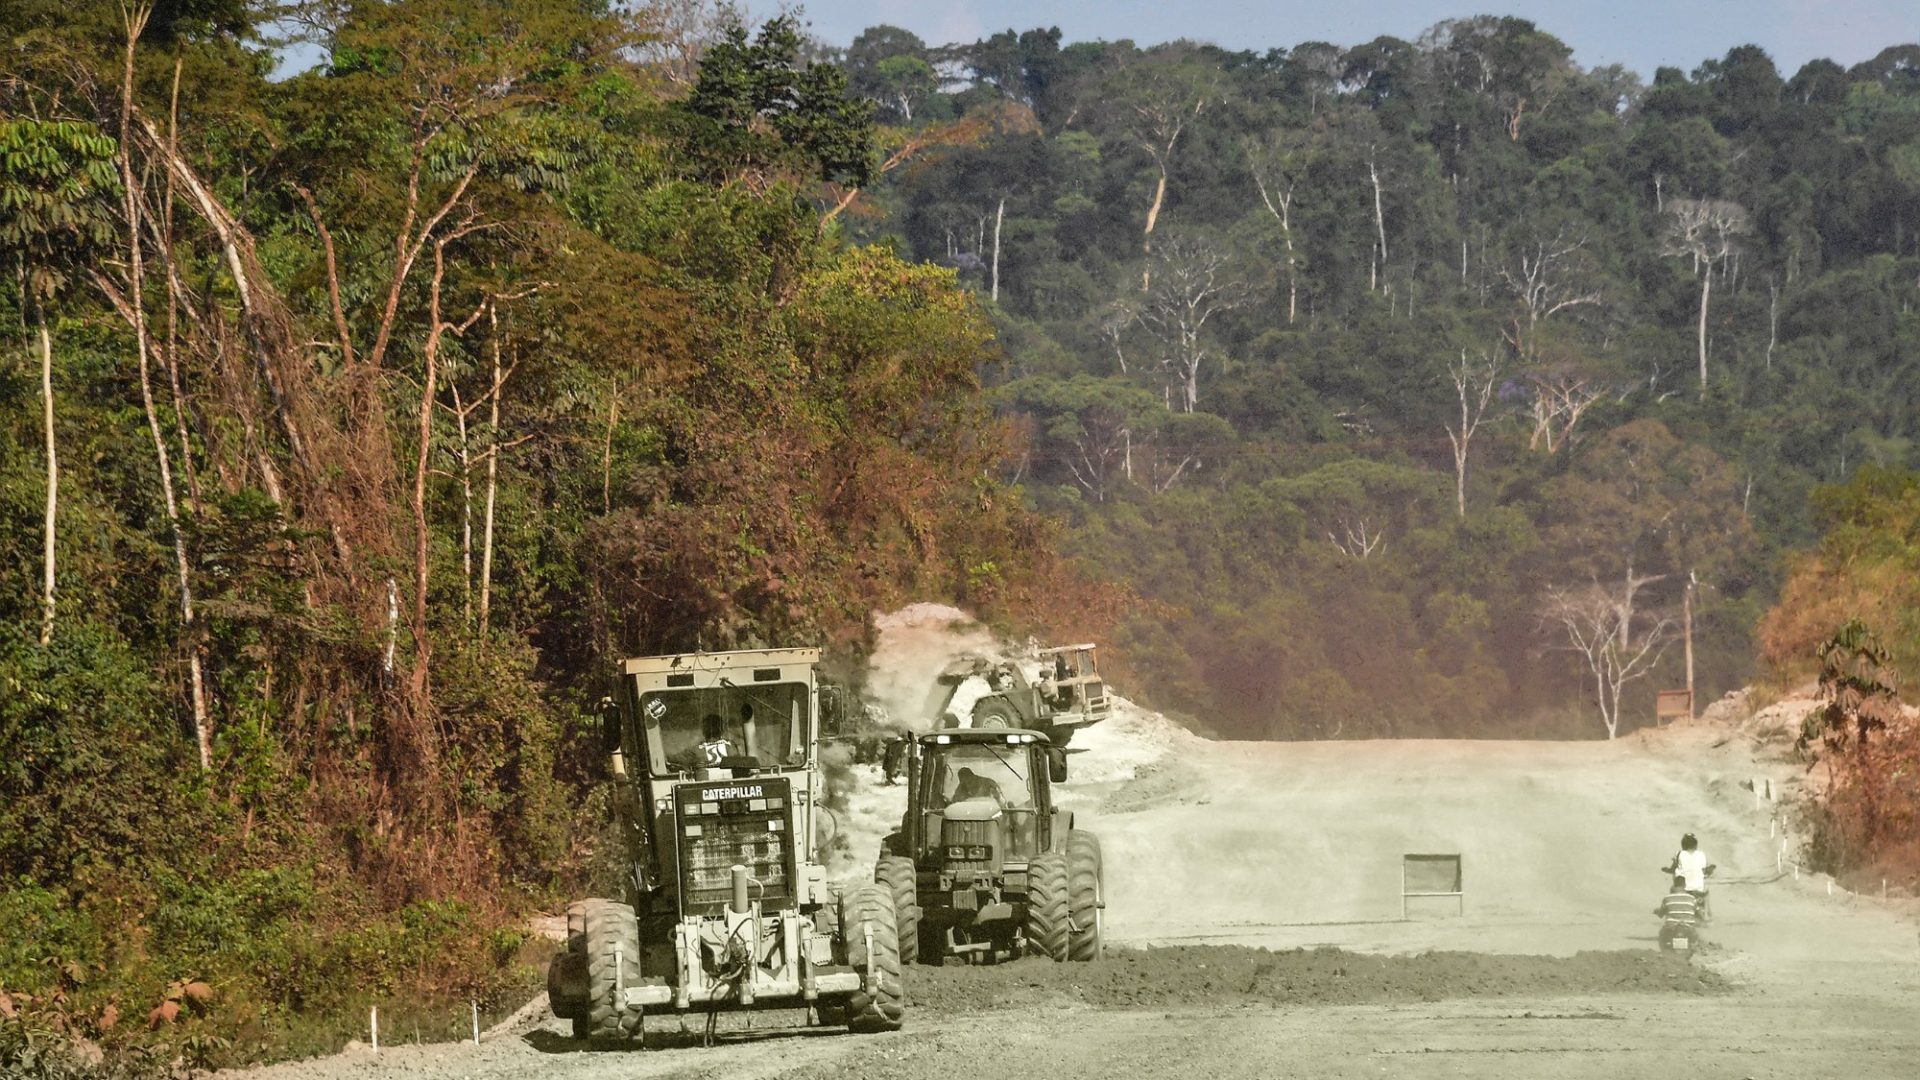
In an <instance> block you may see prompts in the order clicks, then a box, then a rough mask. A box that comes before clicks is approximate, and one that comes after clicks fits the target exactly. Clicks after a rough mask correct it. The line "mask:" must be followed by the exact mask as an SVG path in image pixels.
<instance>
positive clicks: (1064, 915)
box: [1027, 851, 1070, 960]
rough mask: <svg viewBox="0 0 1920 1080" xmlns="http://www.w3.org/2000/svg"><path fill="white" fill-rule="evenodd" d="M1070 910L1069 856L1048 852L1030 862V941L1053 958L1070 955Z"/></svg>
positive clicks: (1028, 925)
mask: <svg viewBox="0 0 1920 1080" xmlns="http://www.w3.org/2000/svg"><path fill="white" fill-rule="evenodd" d="M1069 917H1070V911H1069V909H1068V906H1067V857H1066V856H1065V855H1064V854H1062V853H1060V852H1057V851H1048V852H1044V853H1042V854H1039V855H1035V856H1034V857H1033V861H1032V862H1030V863H1028V864H1027V944H1028V945H1030V946H1031V947H1032V948H1033V950H1034V951H1035V952H1037V953H1039V954H1040V955H1042V956H1045V957H1048V958H1049V959H1053V960H1065V959H1066V958H1067V946H1068V929H1067V920H1068V918H1069Z"/></svg>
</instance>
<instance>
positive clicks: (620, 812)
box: [547, 649, 905, 1039]
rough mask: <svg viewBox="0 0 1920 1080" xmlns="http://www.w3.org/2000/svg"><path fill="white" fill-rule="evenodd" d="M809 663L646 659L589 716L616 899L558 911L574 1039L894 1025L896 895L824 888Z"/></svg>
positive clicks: (797, 658)
mask: <svg viewBox="0 0 1920 1080" xmlns="http://www.w3.org/2000/svg"><path fill="white" fill-rule="evenodd" d="M819 659H820V651H819V650H818V649H772V650H756V651H750V652H730V653H696V654H685V655H681V656H661V657H646V658H642V659H637V660H629V661H627V662H626V664H625V665H624V671H623V675H622V679H621V688H620V694H619V697H618V699H617V700H616V701H614V702H613V703H612V706H611V707H610V708H609V709H607V710H606V712H605V714H604V721H605V728H604V734H605V736H606V749H607V750H608V752H609V753H610V755H611V758H612V762H611V764H612V774H613V777H612V779H613V787H614V810H615V816H616V818H617V820H618V824H619V829H620V831H621V833H622V835H623V837H624V840H625V850H624V859H623V867H624V871H625V874H624V881H623V882H622V885H623V891H622V897H621V899H619V900H609V899H597V900H585V901H581V902H579V903H576V904H573V905H571V906H569V907H568V909H567V946H566V948H565V949H564V950H563V951H562V952H561V953H560V954H559V955H558V956H556V957H555V958H554V960H553V963H552V965H551V966H550V967H549V969H548V972H547V989H548V996H549V999H550V1001H551V1004H552V1009H553V1012H554V1015H556V1016H559V1017H562V1018H565V1019H570V1020H572V1021H573V1033H574V1035H575V1036H576V1037H578V1038H608V1039H624V1038H631V1037H633V1036H634V1035H636V1034H638V1033H639V1032H640V1030H641V1017H642V1016H643V1015H644V1013H645V1012H646V1011H647V1010H649V1009H656V1010H657V1009H673V1010H677V1011H679V1012H680V1013H682V1014H684V1013H686V1012H688V1011H690V1010H694V1011H699V1012H703V1013H704V1012H707V1011H709V1010H715V1011H717V1010H722V1009H749V1008H795V1007H802V1006H807V1005H811V1006H813V1007H814V1008H815V1010H816V1013H817V1015H818V1017H819V1019H820V1021H821V1022H822V1023H845V1024H846V1025H847V1026H848V1027H849V1028H851V1029H852V1030H854V1031H862V1032H864V1031H891V1030H896V1029H898V1028H899V1027H900V1024H901V1020H902V1014H903V1006H904V1003H905V995H904V992H903V986H902V982H901V971H900V956H899V948H898V943H897V941H896V939H895V930H896V922H895V915H894V910H893V895H892V893H891V892H889V891H888V890H887V889H885V888H883V887H881V886H879V885H862V886H858V887H855V888H852V889H850V890H848V891H846V892H844V893H839V892H836V891H834V890H832V889H830V888H829V886H828V885H827V882H826V876H825V872H824V868H823V867H822V865H821V860H820V852H819V851H817V850H816V849H817V847H818V845H817V842H816V840H815V831H814V830H815V815H817V814H821V813H824V809H823V808H822V806H821V801H822V799H823V798H824V796H825V787H824V784H823V780H822V776H821V771H820V761H819V755H818V747H819V737H820V733H819V710H818V699H819V694H818V689H817V684H816V678H815V666H816V665H817V663H818V662H819Z"/></svg>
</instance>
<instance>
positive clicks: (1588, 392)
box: [1526, 367, 1607, 454]
mask: <svg viewBox="0 0 1920 1080" xmlns="http://www.w3.org/2000/svg"><path fill="white" fill-rule="evenodd" d="M1526 379H1527V387H1528V390H1529V391H1530V393H1531V397H1530V398H1529V400H1528V402H1527V418H1528V420H1529V421H1530V422H1531V423H1532V425H1533V433H1532V435H1531V436H1529V437H1528V439H1527V449H1529V450H1538V449H1541V447H1542V446H1543V445H1544V447H1545V449H1546V451H1547V453H1549V454H1551V453H1553V452H1554V451H1556V450H1558V449H1559V448H1560V447H1562V446H1565V445H1566V444H1567V442H1568V441H1569V440H1571V439H1572V438H1573V431H1574V428H1576V427H1578V426H1579V425H1580V418H1581V417H1582V416H1585V415H1586V412H1587V410H1588V409H1591V408H1593V406H1594V405H1596V404H1598V403H1599V401H1600V399H1601V398H1604V397H1606V396H1607V387H1606V386H1605V385H1603V384H1601V383H1600V382H1599V380H1597V379H1594V378H1593V377H1591V376H1589V375H1586V374H1583V373H1581V372H1578V371H1574V370H1571V369H1568V368H1557V367H1556V368H1541V369H1537V370H1534V371H1530V372H1528V373H1527V376H1526Z"/></svg>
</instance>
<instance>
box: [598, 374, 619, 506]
mask: <svg viewBox="0 0 1920 1080" xmlns="http://www.w3.org/2000/svg"><path fill="white" fill-rule="evenodd" d="M619 423H620V384H619V383H617V382H616V383H614V384H613V392H612V393H610V394H608V395H607V439H606V443H605V444H604V445H603V446H602V447H601V452H600V512H601V513H603V514H611V513H613V430H614V428H615V427H616V426H618V425H619Z"/></svg>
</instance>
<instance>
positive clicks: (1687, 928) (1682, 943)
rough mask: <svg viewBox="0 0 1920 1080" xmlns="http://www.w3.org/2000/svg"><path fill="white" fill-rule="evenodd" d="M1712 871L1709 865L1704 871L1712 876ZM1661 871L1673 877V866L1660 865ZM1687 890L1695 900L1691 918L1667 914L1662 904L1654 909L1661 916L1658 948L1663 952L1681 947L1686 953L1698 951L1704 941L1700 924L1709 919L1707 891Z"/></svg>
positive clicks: (1708, 875)
mask: <svg viewBox="0 0 1920 1080" xmlns="http://www.w3.org/2000/svg"><path fill="white" fill-rule="evenodd" d="M1713 871H1714V867H1713V866H1711V865H1709V866H1708V867H1707V868H1706V871H1705V873H1706V876H1707V877H1712V876H1713ZM1662 872H1663V873H1665V874H1666V875H1667V876H1668V877H1669V878H1671V877H1673V868H1672V867H1670V866H1668V867H1662ZM1688 892H1689V895H1691V896H1692V897H1693V898H1694V900H1695V905H1694V914H1693V916H1692V917H1691V918H1688V917H1684V916H1674V915H1669V914H1667V912H1666V910H1665V905H1664V904H1662V905H1661V907H1660V908H1657V909H1655V912H1654V913H1655V914H1656V915H1660V916H1661V923H1660V948H1661V951H1663V952H1672V951H1673V950H1674V949H1675V948H1682V949H1685V950H1686V951H1687V952H1688V954H1692V953H1694V952H1697V951H1699V949H1700V946H1701V945H1702V944H1703V942H1704V939H1703V938H1702V937H1701V934H1700V925H1701V924H1702V923H1705V922H1708V921H1710V920H1709V918H1708V916H1707V892H1706V890H1704V889H1703V890H1701V891H1700V892H1697V893H1696V892H1692V890H1688Z"/></svg>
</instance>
